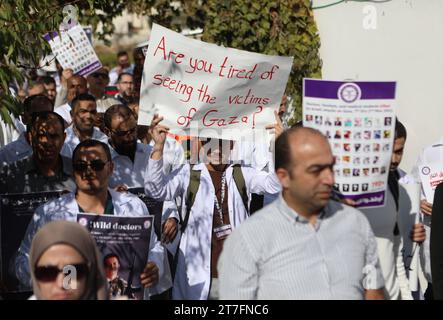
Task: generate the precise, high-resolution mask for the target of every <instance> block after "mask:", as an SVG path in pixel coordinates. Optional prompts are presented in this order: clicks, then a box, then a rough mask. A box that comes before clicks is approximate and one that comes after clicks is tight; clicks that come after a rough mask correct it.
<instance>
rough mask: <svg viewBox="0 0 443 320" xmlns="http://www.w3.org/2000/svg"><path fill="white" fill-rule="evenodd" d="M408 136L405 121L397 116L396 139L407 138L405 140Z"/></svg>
mask: <svg viewBox="0 0 443 320" xmlns="http://www.w3.org/2000/svg"><path fill="white" fill-rule="evenodd" d="M406 137H407V132H406V128H405V126H404V125H403V123H401V122H400V121H398V119H397V118H395V135H394V139H400V138H405V140H406Z"/></svg>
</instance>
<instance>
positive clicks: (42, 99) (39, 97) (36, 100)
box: [23, 94, 54, 112]
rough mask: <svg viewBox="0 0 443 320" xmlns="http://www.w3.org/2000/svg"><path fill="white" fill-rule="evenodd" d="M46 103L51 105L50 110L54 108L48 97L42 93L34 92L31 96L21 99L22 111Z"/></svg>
mask: <svg viewBox="0 0 443 320" xmlns="http://www.w3.org/2000/svg"><path fill="white" fill-rule="evenodd" d="M41 105H47V106H50V107H51V111H52V110H54V105H53V103H52V101H51V100H49V98H48V97H47V96H45V95H43V94H35V95H33V96H29V97H27V98H26V99H25V101H23V111H24V112H27V111H29V110H31V109H32V108H33V107H36V106H41Z"/></svg>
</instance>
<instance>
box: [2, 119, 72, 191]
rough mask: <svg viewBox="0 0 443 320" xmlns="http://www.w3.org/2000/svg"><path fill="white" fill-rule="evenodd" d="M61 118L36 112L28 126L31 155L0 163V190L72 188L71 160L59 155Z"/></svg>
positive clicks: (62, 128) (61, 142) (62, 131)
mask: <svg viewBox="0 0 443 320" xmlns="http://www.w3.org/2000/svg"><path fill="white" fill-rule="evenodd" d="M64 140H65V133H64V123H63V119H62V118H61V117H60V116H59V115H58V114H56V113H54V112H52V111H47V112H40V113H35V114H34V116H33V119H32V123H31V125H30V126H29V131H28V141H29V142H30V144H31V146H32V150H33V152H32V155H30V156H28V157H26V158H24V159H22V160H18V161H16V162H13V163H11V164H9V165H6V166H4V167H3V169H2V171H1V174H0V194H4V193H30V192H42V191H58V190H68V191H72V190H74V187H75V185H74V181H73V180H72V178H71V160H70V159H67V158H65V157H62V156H60V151H61V149H62V146H63V142H64Z"/></svg>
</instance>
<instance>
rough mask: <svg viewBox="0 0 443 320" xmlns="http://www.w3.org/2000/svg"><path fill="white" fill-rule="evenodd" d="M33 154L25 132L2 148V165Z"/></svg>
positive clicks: (0, 151)
mask: <svg viewBox="0 0 443 320" xmlns="http://www.w3.org/2000/svg"><path fill="white" fill-rule="evenodd" d="M30 155H32V147H31V146H30V145H29V143H28V141H26V138H25V133H22V134H20V136H19V138H18V139H17V140H15V141H13V142H11V143H9V144H7V145H6V146H4V147H3V148H1V149H0V167H2V166H5V165H8V164H11V163H13V162H16V161H19V160H22V159H24V158H27V157H29V156H30Z"/></svg>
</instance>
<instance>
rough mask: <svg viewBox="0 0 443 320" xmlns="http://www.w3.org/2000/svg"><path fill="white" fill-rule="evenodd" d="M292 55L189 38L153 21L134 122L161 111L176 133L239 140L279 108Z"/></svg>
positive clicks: (259, 129) (261, 129)
mask: <svg viewBox="0 0 443 320" xmlns="http://www.w3.org/2000/svg"><path fill="white" fill-rule="evenodd" d="M292 60H293V58H292V57H279V56H268V55H264V54H258V53H253V52H246V51H241V50H237V49H232V48H225V47H220V46H217V45H215V44H210V43H205V42H201V41H197V40H193V39H188V38H186V37H184V36H182V35H180V34H178V33H175V32H172V31H170V30H168V29H166V28H163V27H161V26H159V25H157V24H154V25H153V27H152V33H151V38H150V46H149V48H148V51H147V53H146V60H145V66H144V72H143V82H142V86H141V90H140V96H141V101H140V113H139V119H138V123H139V124H144V125H147V124H149V122H150V121H151V119H152V117H153V116H154V114H157V113H161V114H162V115H163V116H164V117H165V120H164V124H165V125H166V126H168V127H169V128H170V129H171V133H174V134H176V135H180V136H185V135H191V136H199V137H209V138H222V139H228V140H229V139H230V140H239V139H241V137H244V136H250V135H251V134H252V133H254V134H257V133H263V132H264V131H265V130H264V129H265V126H266V125H267V124H269V123H270V122H272V121H273V113H274V111H277V110H278V108H279V105H280V101H281V98H282V96H283V93H284V89H285V86H286V82H287V79H288V76H289V72H290V70H291V66H292Z"/></svg>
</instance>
